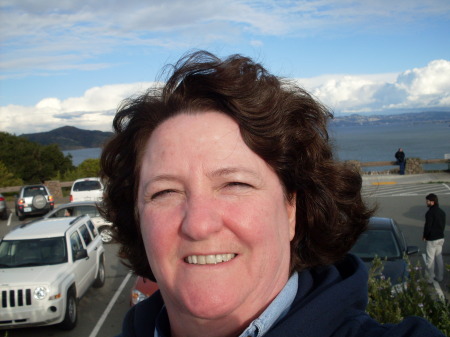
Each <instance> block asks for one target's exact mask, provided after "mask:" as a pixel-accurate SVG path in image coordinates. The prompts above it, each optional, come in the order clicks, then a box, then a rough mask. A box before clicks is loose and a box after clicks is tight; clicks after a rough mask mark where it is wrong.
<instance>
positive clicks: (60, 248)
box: [0, 215, 105, 330]
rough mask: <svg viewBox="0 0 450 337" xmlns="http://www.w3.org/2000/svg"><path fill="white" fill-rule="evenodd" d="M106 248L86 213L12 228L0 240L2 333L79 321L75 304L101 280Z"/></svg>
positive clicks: (68, 326)
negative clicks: (10, 329) (18, 328)
mask: <svg viewBox="0 0 450 337" xmlns="http://www.w3.org/2000/svg"><path fill="white" fill-rule="evenodd" d="M104 256H105V250H104V248H103V244H102V240H101V239H100V236H99V235H98V233H97V230H96V229H95V227H94V225H93V224H92V221H91V219H90V218H89V216H88V215H84V216H80V217H67V218H58V219H44V220H40V221H34V222H30V223H28V224H24V225H21V226H19V227H16V228H15V229H14V230H12V231H11V232H9V233H8V234H6V235H5V237H4V238H3V239H2V241H1V242H0V280H1V282H0V297H1V299H0V316H1V318H0V329H9V328H16V327H29V326H41V325H53V324H59V326H60V327H61V328H62V329H66V330H70V329H73V328H74V327H75V326H76V323H77V317H78V313H77V303H78V300H79V299H80V298H81V297H82V296H83V294H84V293H85V292H86V291H87V290H88V289H89V287H90V286H91V285H93V286H94V287H101V286H103V284H104V282H105V267H104V262H105V261H104V259H105V257H104Z"/></svg>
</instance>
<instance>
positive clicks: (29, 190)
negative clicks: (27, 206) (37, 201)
mask: <svg viewBox="0 0 450 337" xmlns="http://www.w3.org/2000/svg"><path fill="white" fill-rule="evenodd" d="M36 195H47V191H46V190H45V187H43V186H31V187H25V188H24V190H23V197H24V198H27V197H34V196H36Z"/></svg>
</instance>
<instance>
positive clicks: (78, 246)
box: [70, 232, 83, 260]
mask: <svg viewBox="0 0 450 337" xmlns="http://www.w3.org/2000/svg"><path fill="white" fill-rule="evenodd" d="M70 247H71V248H72V257H73V259H74V260H75V255H76V254H77V252H78V251H80V250H82V249H83V244H82V243H81V238H80V235H79V234H78V232H74V233H72V235H71V236H70Z"/></svg>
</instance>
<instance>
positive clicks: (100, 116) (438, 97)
mask: <svg viewBox="0 0 450 337" xmlns="http://www.w3.org/2000/svg"><path fill="white" fill-rule="evenodd" d="M297 81H298V83H299V84H300V85H301V86H303V87H305V88H306V89H307V90H308V91H310V92H311V93H312V94H313V95H314V96H316V97H317V98H319V99H320V100H321V101H322V102H323V103H325V104H326V105H327V106H329V107H330V108H331V109H332V110H333V111H335V113H336V114H339V113H367V114H368V113H379V112H389V113H396V112H399V111H405V110H417V109H422V110H428V109H433V108H445V109H450V61H447V60H435V61H432V62H430V63H429V64H428V65H427V66H426V67H423V68H414V69H412V70H407V71H404V72H403V73H401V74H379V75H359V76H354V75H353V76H349V75H326V76H321V77H316V78H308V79H297ZM152 85H153V84H152V83H150V82H148V83H131V84H119V85H106V86H102V87H94V88H91V89H89V90H86V92H85V93H84V95H83V96H81V97H71V98H68V99H65V100H60V99H58V98H52V97H49V98H45V99H42V100H41V101H40V102H38V103H37V104H36V105H35V106H18V105H8V106H2V107H0V120H1V121H2V124H1V125H0V129H1V130H3V131H7V132H10V133H15V134H22V133H30V132H42V131H48V130H51V129H54V128H57V127H60V126H64V125H73V126H76V127H79V128H84V129H89V130H93V129H96V130H111V123H112V120H113V115H114V112H115V111H116V109H117V107H118V105H119V104H120V103H121V102H122V101H123V100H124V99H125V98H128V97H131V96H136V95H139V94H142V93H144V92H145V91H146V90H147V88H149V87H150V86H152Z"/></svg>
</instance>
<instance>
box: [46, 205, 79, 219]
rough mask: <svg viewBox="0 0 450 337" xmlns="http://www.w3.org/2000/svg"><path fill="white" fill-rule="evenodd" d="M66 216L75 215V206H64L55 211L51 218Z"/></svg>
mask: <svg viewBox="0 0 450 337" xmlns="http://www.w3.org/2000/svg"><path fill="white" fill-rule="evenodd" d="M66 216H75V215H74V212H73V207H64V208H61V209H59V210H57V211H56V212H55V213H53V214H52V215H51V216H50V218H63V217H66Z"/></svg>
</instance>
